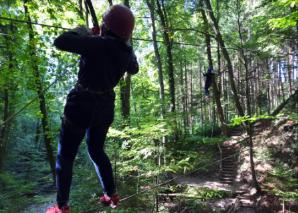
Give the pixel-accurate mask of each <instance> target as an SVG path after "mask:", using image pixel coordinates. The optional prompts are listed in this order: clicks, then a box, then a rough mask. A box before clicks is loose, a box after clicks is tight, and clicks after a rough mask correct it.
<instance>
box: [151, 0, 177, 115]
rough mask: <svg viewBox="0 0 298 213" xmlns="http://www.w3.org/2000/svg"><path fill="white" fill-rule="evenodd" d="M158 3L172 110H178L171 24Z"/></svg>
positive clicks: (157, 0) (157, 1)
mask: <svg viewBox="0 0 298 213" xmlns="http://www.w3.org/2000/svg"><path fill="white" fill-rule="evenodd" d="M156 3H157V13H158V15H159V17H160V21H161V25H162V28H163V37H164V41H165V44H166V52H167V58H168V60H167V68H168V76H169V77H168V78H169V87H170V101H171V112H175V111H176V97H175V78H174V66H173V54H172V39H171V38H170V31H169V29H170V26H169V23H168V22H167V16H166V14H165V8H163V7H162V6H161V4H160V2H159V0H156Z"/></svg>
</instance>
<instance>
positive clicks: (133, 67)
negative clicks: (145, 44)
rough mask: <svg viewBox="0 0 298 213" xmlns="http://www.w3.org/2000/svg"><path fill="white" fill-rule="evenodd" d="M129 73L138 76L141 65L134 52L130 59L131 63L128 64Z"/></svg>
mask: <svg viewBox="0 0 298 213" xmlns="http://www.w3.org/2000/svg"><path fill="white" fill-rule="evenodd" d="M127 72H128V73H129V74H132V75H133V74H137V73H138V72H139V64H138V60H137V57H136V55H135V54H134V52H133V53H132V56H131V58H130V61H129V63H128V67H127Z"/></svg>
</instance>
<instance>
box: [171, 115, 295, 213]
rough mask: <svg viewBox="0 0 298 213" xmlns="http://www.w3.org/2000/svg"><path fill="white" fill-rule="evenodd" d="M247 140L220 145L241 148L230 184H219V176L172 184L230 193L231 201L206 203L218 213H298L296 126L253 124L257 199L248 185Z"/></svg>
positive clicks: (179, 179)
mask: <svg viewBox="0 0 298 213" xmlns="http://www.w3.org/2000/svg"><path fill="white" fill-rule="evenodd" d="M247 137H248V136H247V135H246V133H243V134H239V135H237V136H232V137H231V138H230V139H229V140H227V141H225V142H224V144H225V145H226V146H234V145H235V144H240V143H241V144H242V145H241V148H240V152H239V158H238V160H237V161H238V162H237V164H238V165H237V166H236V167H237V169H236V170H237V171H236V174H235V177H234V178H233V179H234V180H233V181H232V182H231V183H230V184H227V183H223V181H221V180H220V175H218V174H219V173H209V174H205V175H202V174H200V173H197V174H194V175H191V176H183V175H181V176H179V175H178V176H177V178H176V180H175V181H176V183H177V184H178V185H184V186H188V187H193V188H197V189H200V188H201V189H203V188H209V189H212V190H224V191H230V192H231V197H225V198H223V199H214V200H210V201H207V202H206V204H207V205H208V206H211V207H215V208H217V209H220V210H221V212H238V213H254V212H268V213H279V212H285V213H287V212H298V199H297V191H298V185H297V182H296V181H297V176H298V157H297V149H295V148H294V147H295V146H296V145H297V141H298V126H297V123H295V122H294V121H293V120H291V119H288V118H281V119H278V120H276V121H269V122H268V120H267V121H263V122H259V123H257V124H255V128H254V136H253V143H254V155H255V170H256V172H257V179H258V182H259V184H260V186H261V189H262V192H263V193H262V194H261V195H257V194H256V189H255V187H254V186H253V184H252V177H251V173H250V158H249V150H248V148H247V145H245V141H246V139H247ZM295 182H296V184H295ZM290 183H291V184H290ZM185 209H186V208H185Z"/></svg>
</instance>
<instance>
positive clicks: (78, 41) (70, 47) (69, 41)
mask: <svg viewBox="0 0 298 213" xmlns="http://www.w3.org/2000/svg"><path fill="white" fill-rule="evenodd" d="M103 45H104V44H103V40H102V39H100V38H99V37H95V36H92V35H91V33H90V31H89V30H88V29H87V28H85V27H77V28H75V29H73V30H70V31H67V32H64V33H62V34H61V35H60V36H58V37H57V38H56V39H55V41H54V46H56V47H57V48H58V49H60V50H63V51H67V52H72V53H77V54H81V55H84V54H89V53H92V52H95V51H98V49H99V48H100V47H102V46H103Z"/></svg>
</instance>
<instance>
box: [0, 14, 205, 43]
mask: <svg viewBox="0 0 298 213" xmlns="http://www.w3.org/2000/svg"><path fill="white" fill-rule="evenodd" d="M0 19H3V20H7V21H13V22H19V23H26V24H28V23H29V24H34V25H39V26H43V27H49V28H57V29H63V30H71V29H70V28H66V27H61V26H55V25H49V24H42V23H39V22H32V21H26V20H19V19H14V18H8V17H3V16H0ZM132 40H136V41H145V42H153V40H152V39H147V38H136V37H133V38H132ZM156 42H158V43H165V42H164V41H161V40H157V41H156ZM173 44H177V45H184V46H193V47H200V45H198V44H190V43H183V42H173Z"/></svg>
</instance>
